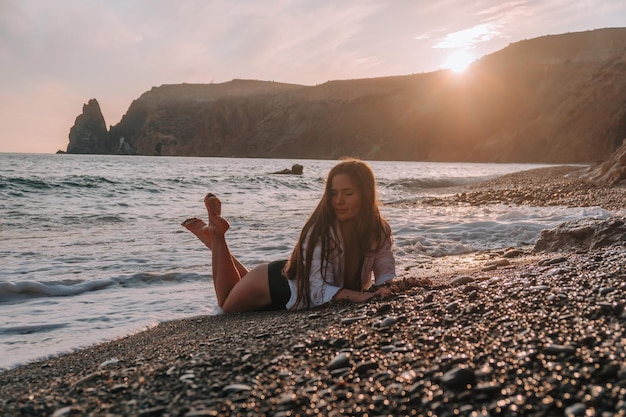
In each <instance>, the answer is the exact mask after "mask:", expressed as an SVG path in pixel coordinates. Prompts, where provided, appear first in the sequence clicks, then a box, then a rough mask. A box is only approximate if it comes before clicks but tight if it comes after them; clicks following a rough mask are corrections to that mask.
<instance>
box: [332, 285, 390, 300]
mask: <svg viewBox="0 0 626 417" xmlns="http://www.w3.org/2000/svg"><path fill="white" fill-rule="evenodd" d="M392 293H393V291H392V290H391V289H390V288H387V287H381V288H378V289H377V290H376V291H374V292H359V291H354V290H348V289H345V288H342V289H340V290H339V291H337V293H336V294H335V296H334V297H333V300H337V301H339V300H346V301H350V302H352V303H364V302H366V301H368V300H369V299H370V298H372V297H376V296H378V297H380V298H384V297H387V296H389V295H391V294H392Z"/></svg>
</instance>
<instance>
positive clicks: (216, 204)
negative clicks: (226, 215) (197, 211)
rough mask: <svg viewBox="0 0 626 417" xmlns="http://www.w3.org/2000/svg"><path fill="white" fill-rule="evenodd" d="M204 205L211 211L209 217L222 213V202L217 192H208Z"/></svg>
mask: <svg viewBox="0 0 626 417" xmlns="http://www.w3.org/2000/svg"><path fill="white" fill-rule="evenodd" d="M204 205H205V206H206V208H207V211H208V212H209V217H211V216H221V215H222V202H221V201H220V199H219V198H217V196H216V195H215V194H213V193H208V194H207V195H206V196H204Z"/></svg>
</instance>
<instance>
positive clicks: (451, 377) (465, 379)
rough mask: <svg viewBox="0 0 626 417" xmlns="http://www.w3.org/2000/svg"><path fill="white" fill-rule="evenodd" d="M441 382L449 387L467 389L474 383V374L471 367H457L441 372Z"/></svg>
mask: <svg viewBox="0 0 626 417" xmlns="http://www.w3.org/2000/svg"><path fill="white" fill-rule="evenodd" d="M441 383H442V384H443V385H445V386H446V387H448V388H450V389H455V390H461V389H468V387H470V386H472V385H475V384H476V375H475V374H474V371H473V370H472V369H469V368H464V367H457V368H453V369H451V370H450V371H448V372H446V373H445V374H443V376H442V377H441Z"/></svg>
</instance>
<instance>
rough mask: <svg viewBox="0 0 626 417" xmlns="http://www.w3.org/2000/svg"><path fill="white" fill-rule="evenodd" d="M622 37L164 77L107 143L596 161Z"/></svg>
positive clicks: (618, 94) (299, 154)
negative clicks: (451, 55) (398, 60)
mask: <svg viewBox="0 0 626 417" xmlns="http://www.w3.org/2000/svg"><path fill="white" fill-rule="evenodd" d="M625 48H626V28H622V29H603V30H596V31H590V32H580V33H570V34H565V35H557V36H544V37H541V38H537V39H532V40H527V41H522V42H517V43H514V44H511V45H509V46H508V47H507V48H505V49H503V50H501V51H499V52H496V53H494V54H491V55H488V56H486V57H484V58H482V59H480V60H479V61H477V62H476V63H474V64H473V65H472V66H471V67H470V68H469V69H468V70H467V71H466V72H465V73H464V74H462V75H459V74H453V73H452V72H450V71H437V72H433V73H426V74H415V75H407V76H396V77H385V78H373V79H360V80H344V81H330V82H327V83H325V84H322V85H318V86H312V87H307V86H300V85H293V84H282V83H274V82H263V81H249V80H233V81H230V82H227V83H223V84H208V85H193V84H182V85H164V86H161V87H157V88H153V89H152V90H150V91H148V92H146V93H144V94H143V95H142V96H141V97H139V98H138V99H137V100H135V101H134V102H133V103H132V104H131V106H130V108H129V109H128V111H127V113H126V114H125V115H124V117H123V118H122V120H121V121H120V123H118V124H117V125H115V126H113V127H111V129H110V132H109V140H110V141H111V142H110V144H109V145H108V146H109V147H110V148H109V150H108V153H115V152H117V148H118V146H119V143H120V142H119V141H120V139H121V138H124V142H125V143H126V144H128V146H129V147H130V149H132V150H133V151H134V152H136V153H138V154H143V155H189V156H227V157H270V158H299V159H300V158H319V159H336V158H339V157H341V156H357V157H361V158H364V159H378V160H421V161H478V162H552V163H568V162H584V163H590V162H599V161H604V160H606V159H607V158H608V157H609V156H610V155H611V153H612V152H613V151H614V150H615V149H616V148H617V147H618V146H619V144H620V143H621V140H622V138H624V137H626V107H625V106H624V103H626V55H624V49H625ZM84 134H85V135H86V137H90V136H89V135H90V134H91V133H90V132H85V133H84ZM91 136H93V137H95V136H96V134H95V133H93V134H91ZM85 143H86V144H90V143H91V141H90V140H85ZM70 145H72V143H70ZM70 148H72V149H74V148H73V147H72V146H70V147H68V150H69V149H70ZM104 148H106V147H104ZM89 149H91V148H89ZM80 150H83V148H80ZM104 153H107V152H104Z"/></svg>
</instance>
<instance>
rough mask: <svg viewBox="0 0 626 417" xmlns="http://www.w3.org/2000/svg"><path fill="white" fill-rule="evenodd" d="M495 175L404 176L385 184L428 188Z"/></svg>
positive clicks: (415, 188)
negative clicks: (404, 177)
mask: <svg viewBox="0 0 626 417" xmlns="http://www.w3.org/2000/svg"><path fill="white" fill-rule="evenodd" d="M493 178H495V176H479V177H450V178H406V179H400V180H396V181H392V182H390V183H388V184H386V185H387V186H388V187H392V188H394V187H396V188H397V187H400V188H404V189H407V190H416V191H417V190H423V189H430V188H447V187H457V186H461V185H468V184H475V183H479V182H484V181H488V180H490V179H493Z"/></svg>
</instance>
